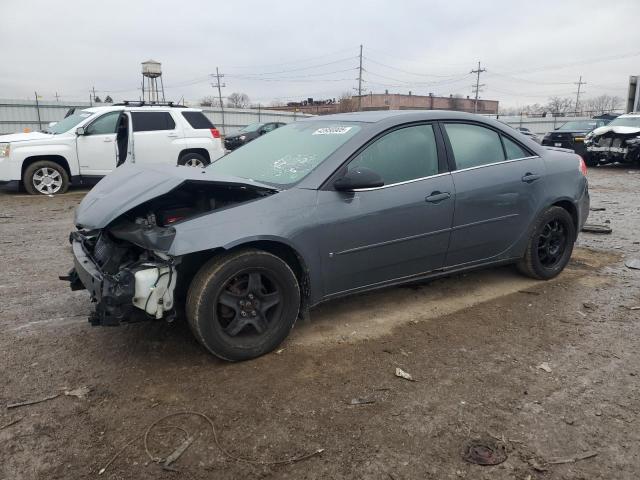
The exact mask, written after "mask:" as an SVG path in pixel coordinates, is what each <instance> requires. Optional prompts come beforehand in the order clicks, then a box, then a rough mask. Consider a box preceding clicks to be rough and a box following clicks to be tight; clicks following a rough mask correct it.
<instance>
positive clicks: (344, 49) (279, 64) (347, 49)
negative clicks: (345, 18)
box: [228, 47, 352, 69]
mask: <svg viewBox="0 0 640 480" xmlns="http://www.w3.org/2000/svg"><path fill="white" fill-rule="evenodd" d="M351 48H352V47H349V48H343V49H341V50H338V51H336V52H333V53H326V54H323V55H318V56H315V57H309V58H306V59H304V60H292V61H290V62H282V63H271V64H266V65H229V67H228V68H231V69H233V68H256V67H258V68H267V67H281V66H283V65H294V64H298V63H306V62H310V61H312V60H318V59H320V58H326V57H332V56H334V55H338V54H339V53H344V52H348V51H351Z"/></svg>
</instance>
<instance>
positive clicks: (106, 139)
mask: <svg viewBox="0 0 640 480" xmlns="http://www.w3.org/2000/svg"><path fill="white" fill-rule="evenodd" d="M111 141H113V139H111V138H109V137H107V138H105V139H104V140H103V142H105V143H109V142H111Z"/></svg>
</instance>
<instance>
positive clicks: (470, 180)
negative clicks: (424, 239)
mask: <svg viewBox="0 0 640 480" xmlns="http://www.w3.org/2000/svg"><path fill="white" fill-rule="evenodd" d="M443 131H444V132H445V134H446V143H447V150H448V153H449V156H450V158H452V160H453V161H454V163H455V170H454V171H453V172H452V177H453V183H454V185H455V190H456V198H455V213H454V217H453V230H452V232H451V242H450V245H449V251H448V253H447V260H446V266H447V267H454V266H458V265H464V264H470V263H474V262H479V263H481V262H484V261H489V260H495V259H501V258H502V257H505V258H506V257H509V256H510V251H509V249H510V247H511V246H513V245H514V244H515V243H516V241H517V240H518V239H519V238H520V237H522V235H525V234H526V233H527V231H528V228H529V226H530V225H531V223H532V222H533V219H534V216H535V215H536V213H537V211H538V209H539V201H540V199H542V198H543V190H544V178H545V173H546V172H545V165H544V161H543V160H542V158H540V157H538V156H537V155H535V154H534V153H533V152H530V151H529V150H528V149H526V147H524V146H523V145H521V144H519V143H518V142H517V141H516V140H514V139H513V138H511V137H509V136H507V135H506V134H504V133H503V132H499V131H498V130H493V129H491V128H489V127H488V126H483V125H479V124H472V123H464V122H447V123H444V124H443Z"/></svg>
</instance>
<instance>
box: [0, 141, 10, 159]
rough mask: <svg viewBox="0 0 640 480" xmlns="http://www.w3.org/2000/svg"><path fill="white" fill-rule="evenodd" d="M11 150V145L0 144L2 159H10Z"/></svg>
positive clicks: (0, 156)
mask: <svg viewBox="0 0 640 480" xmlns="http://www.w3.org/2000/svg"><path fill="white" fill-rule="evenodd" d="M10 150H11V144H10V143H0V158H5V157H8V156H9V151H10Z"/></svg>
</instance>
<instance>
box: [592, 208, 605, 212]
mask: <svg viewBox="0 0 640 480" xmlns="http://www.w3.org/2000/svg"><path fill="white" fill-rule="evenodd" d="M589 210H591V211H592V212H604V211H605V210H606V208H604V207H591V208H590V209H589Z"/></svg>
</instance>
